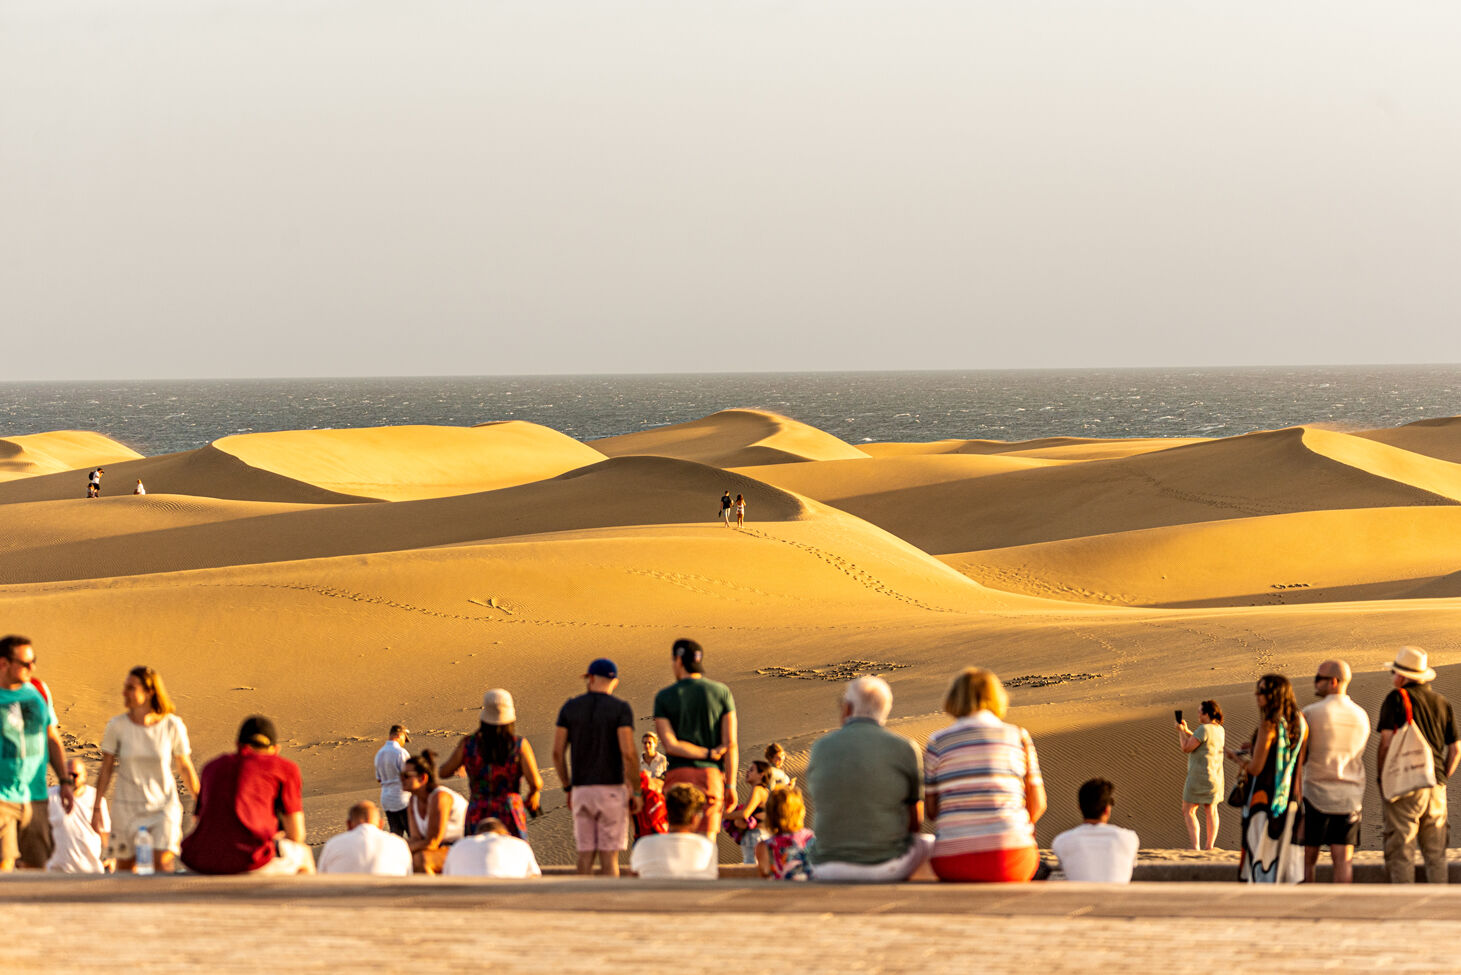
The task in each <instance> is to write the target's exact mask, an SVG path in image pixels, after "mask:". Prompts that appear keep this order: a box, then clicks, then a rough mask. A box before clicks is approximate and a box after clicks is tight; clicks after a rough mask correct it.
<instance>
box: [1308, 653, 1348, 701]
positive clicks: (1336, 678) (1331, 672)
mask: <svg viewBox="0 0 1461 975" xmlns="http://www.w3.org/2000/svg"><path fill="white" fill-rule="evenodd" d="M1314 676H1315V677H1316V678H1320V677H1327V678H1329V679H1328V680H1315V681H1314V693H1315V694H1318V695H1319V696H1320V697H1328V696H1329V695H1330V694H1347V693H1349V682H1350V678H1352V677H1353V676H1354V671H1352V670H1350V669H1349V664H1347V663H1345V662H1344V661H1343V660H1326V661H1324V662H1323V663H1322V664H1320V665H1319V669H1317V670H1315V671H1314Z"/></svg>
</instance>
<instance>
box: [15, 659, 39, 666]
mask: <svg viewBox="0 0 1461 975" xmlns="http://www.w3.org/2000/svg"><path fill="white" fill-rule="evenodd" d="M10 662H11V663H13V664H17V665H18V666H21V667H34V666H35V665H36V658H35V657H31V658H30V659H29V660H21V659H20V658H19V657H11V658H10Z"/></svg>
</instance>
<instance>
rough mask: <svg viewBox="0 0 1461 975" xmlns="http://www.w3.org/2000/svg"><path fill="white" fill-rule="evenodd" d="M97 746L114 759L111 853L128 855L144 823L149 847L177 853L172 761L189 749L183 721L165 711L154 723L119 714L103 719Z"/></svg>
mask: <svg viewBox="0 0 1461 975" xmlns="http://www.w3.org/2000/svg"><path fill="white" fill-rule="evenodd" d="M101 750H102V751H103V752H105V753H107V754H108V755H113V756H115V757H116V763H115V765H114V766H113V777H114V779H115V780H116V783H117V788H116V792H115V793H113V797H112V801H111V813H112V835H111V844H110V855H111V856H114V857H117V858H119V859H131V858H132V843H133V841H134V840H135V839H136V838H137V830H138V828H139V827H142V826H146V827H147V831H148V832H149V833H151V834H152V848H153V850H155V851H162V850H168V851H171V852H172V853H177V852H178V847H179V845H180V844H181V843H182V840H183V835H182V832H183V803H182V799H181V798H180V797H179V796H178V786H177V780H176V779H175V778H174V777H173V759H174V758H175V757H177V756H179V755H188V754H191V752H192V746H191V745H190V744H189V742H188V729H187V726H186V725H184V724H183V720H182V719H181V718H179V717H178V716H177V715H176V714H167V715H163V717H162V720H160V721H158V722H157V723H156V724H152V725H140V724H137V723H136V722H134V721H133V720H132V719H131V718H129V717H128V716H127V715H125V714H119V715H117V716H116V717H115V718H113V719H112V720H110V721H108V722H107V727H106V731H104V732H103V733H102V737H101Z"/></svg>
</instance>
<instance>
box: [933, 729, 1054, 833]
mask: <svg viewBox="0 0 1461 975" xmlns="http://www.w3.org/2000/svg"><path fill="white" fill-rule="evenodd" d="M1027 777H1028V782H1029V784H1030V785H1036V784H1039V783H1040V781H1041V780H1040V761H1039V759H1038V758H1036V756H1035V745H1034V743H1033V742H1031V741H1030V734H1029V732H1027V731H1025V729H1023V728H1019V727H1016V726H1015V725H1012V724H1006V723H1005V722H1003V721H1001V720H999V719H998V718H996V717H995V716H994V715H993V714H991V713H990V712H988V711H978V712H975V713H974V714H971V715H969V716H968V717H964V718H960V719H959V720H957V721H955V722H954V723H953V724H951V725H950V726H949V727H947V728H944V729H943V730H942V731H936V732H934V733H933V734H932V735H930V736H929V738H928V745H927V747H926V748H925V750H924V755H923V785H924V792H925V794H926V795H929V796H937V797H938V818H937V820H935V822H934V824H933V825H934V830H935V834H936V835H935V837H934V847H933V855H934V856H958V855H959V854H961V853H977V852H981V851H984V850H1018V849H1023V848H1026V847H1031V846H1034V845H1035V824H1034V823H1032V822H1030V813H1029V810H1028V809H1026V808H1025V785H1026V781H1027Z"/></svg>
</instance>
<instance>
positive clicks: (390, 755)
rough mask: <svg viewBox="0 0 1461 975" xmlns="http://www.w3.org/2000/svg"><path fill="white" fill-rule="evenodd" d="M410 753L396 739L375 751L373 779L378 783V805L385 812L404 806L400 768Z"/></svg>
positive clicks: (396, 810) (394, 810)
mask: <svg viewBox="0 0 1461 975" xmlns="http://www.w3.org/2000/svg"><path fill="white" fill-rule="evenodd" d="M410 757H411V753H410V752H408V751H406V749H405V748H402V747H401V743H400V742H398V741H388V742H386V743H385V744H384V745H382V746H380V751H378V752H376V753H375V780H376V781H377V782H379V783H380V807H381V808H382V809H384V810H386V811H387V812H400V811H401V810H402V809H405V808H406V798H407V797H406V793H405V792H403V791H401V769H402V768H404V767H405V765H406V759H408V758H410Z"/></svg>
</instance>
